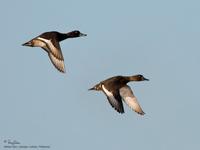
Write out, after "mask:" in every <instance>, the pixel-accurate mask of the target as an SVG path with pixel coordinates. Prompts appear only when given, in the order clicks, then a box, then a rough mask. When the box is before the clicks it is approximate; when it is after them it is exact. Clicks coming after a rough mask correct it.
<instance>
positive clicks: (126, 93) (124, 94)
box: [89, 74, 149, 115]
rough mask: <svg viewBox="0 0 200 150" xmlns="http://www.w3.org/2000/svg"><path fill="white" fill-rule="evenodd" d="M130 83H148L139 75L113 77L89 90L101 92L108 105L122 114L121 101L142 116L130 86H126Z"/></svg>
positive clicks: (142, 113)
mask: <svg viewBox="0 0 200 150" xmlns="http://www.w3.org/2000/svg"><path fill="white" fill-rule="evenodd" d="M131 81H149V79H147V78H145V77H144V76H143V75H141V74H137V75H133V76H114V77H111V78H108V79H106V80H104V81H101V82H100V83H98V84H96V85H95V86H93V87H92V88H90V89H89V90H95V91H102V92H103V93H104V94H105V95H106V97H107V99H108V102H109V103H110V105H111V106H112V107H113V108H114V109H115V110H116V111H117V112H118V113H121V114H122V113H124V107H123V103H122V100H123V101H124V102H125V103H126V104H127V105H128V106H129V107H130V108H131V109H132V110H133V111H135V112H136V113H138V114H140V115H144V114H145V113H144V111H143V110H142V108H141V106H140V104H139V102H138V100H137V98H136V97H135V95H134V93H133V91H132V90H131V88H130V86H128V85H127V83H128V82H131Z"/></svg>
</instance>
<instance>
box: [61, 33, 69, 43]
mask: <svg viewBox="0 0 200 150" xmlns="http://www.w3.org/2000/svg"><path fill="white" fill-rule="evenodd" d="M67 38H70V37H69V35H68V34H67V33H60V34H59V41H63V40H65V39H67Z"/></svg>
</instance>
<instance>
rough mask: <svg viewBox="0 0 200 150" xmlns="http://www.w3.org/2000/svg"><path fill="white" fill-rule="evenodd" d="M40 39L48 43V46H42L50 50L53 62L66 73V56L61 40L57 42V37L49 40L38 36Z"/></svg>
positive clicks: (49, 53)
mask: <svg viewBox="0 0 200 150" xmlns="http://www.w3.org/2000/svg"><path fill="white" fill-rule="evenodd" d="M38 39H39V40H41V41H43V42H44V43H46V46H45V47H42V48H43V49H45V50H46V51H47V52H48V55H49V58H50V60H51V62H52V63H53V65H54V66H55V67H56V68H57V69H58V70H59V71H60V72H63V73H64V72H65V64H64V57H63V55H62V51H61V48H60V44H59V42H57V41H56V40H55V39H50V40H47V39H44V38H41V37H38Z"/></svg>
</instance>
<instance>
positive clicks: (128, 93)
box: [119, 85, 145, 115]
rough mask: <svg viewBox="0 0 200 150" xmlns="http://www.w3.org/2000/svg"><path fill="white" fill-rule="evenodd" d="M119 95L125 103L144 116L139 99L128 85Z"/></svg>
mask: <svg viewBox="0 0 200 150" xmlns="http://www.w3.org/2000/svg"><path fill="white" fill-rule="evenodd" d="M119 93H120V95H121V97H122V98H123V100H124V102H125V103H126V104H127V105H128V106H129V107H130V108H131V109H133V110H134V111H135V112H137V113H138V114H140V115H144V114H145V113H144V112H143V110H142V108H141V107H140V105H139V103H138V101H137V98H136V97H135V96H134V94H133V92H132V90H131V88H130V87H129V86H128V85H125V86H123V87H122V88H120V89H119Z"/></svg>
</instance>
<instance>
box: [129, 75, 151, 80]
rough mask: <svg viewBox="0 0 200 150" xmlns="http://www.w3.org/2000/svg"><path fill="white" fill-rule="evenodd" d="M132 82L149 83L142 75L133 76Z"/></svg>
mask: <svg viewBox="0 0 200 150" xmlns="http://www.w3.org/2000/svg"><path fill="white" fill-rule="evenodd" d="M133 78H134V81H149V79H147V78H145V77H144V76H143V75H141V74H138V75H135V76H133Z"/></svg>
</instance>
